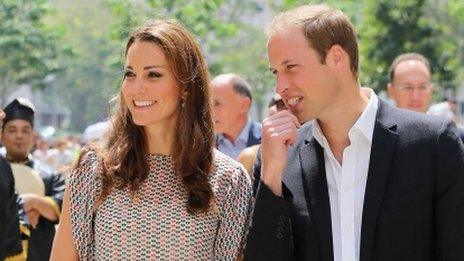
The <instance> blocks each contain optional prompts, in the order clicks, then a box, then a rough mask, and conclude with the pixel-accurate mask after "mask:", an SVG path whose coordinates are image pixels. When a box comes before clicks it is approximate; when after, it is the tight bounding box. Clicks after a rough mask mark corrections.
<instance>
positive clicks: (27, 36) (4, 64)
mask: <svg viewBox="0 0 464 261" xmlns="http://www.w3.org/2000/svg"><path fill="white" fill-rule="evenodd" d="M50 12H51V9H50V8H49V6H48V5H47V1H45V0H36V1H27V0H3V1H1V2H0V21H1V22H0V57H1V58H0V99H1V100H2V102H5V100H4V98H5V96H6V95H7V94H9V93H10V92H11V91H12V90H13V89H14V88H15V87H16V86H18V85H19V84H22V83H28V84H30V85H32V86H33V87H41V88H43V87H44V86H45V84H46V83H45V81H44V79H45V76H47V75H48V74H51V73H54V72H57V71H59V70H60V69H61V68H62V67H61V66H62V65H61V64H60V62H59V59H58V56H59V55H65V53H66V52H65V50H64V49H63V48H62V47H61V46H59V45H58V44H57V41H58V39H59V37H60V35H61V33H62V30H60V28H59V27H50V26H48V25H47V24H46V23H44V17H45V16H46V15H47V14H49V13H50Z"/></svg>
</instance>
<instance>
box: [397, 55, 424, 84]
mask: <svg viewBox="0 0 464 261" xmlns="http://www.w3.org/2000/svg"><path fill="white" fill-rule="evenodd" d="M404 61H419V62H421V63H422V64H424V65H425V67H426V68H427V70H428V71H429V74H432V71H431V69H430V63H429V60H427V58H425V56H423V55H422V54H420V53H403V54H400V55H398V56H397V57H396V58H395V60H393V62H392V64H391V65H390V70H389V73H388V75H389V76H390V82H393V80H394V77H395V69H396V67H397V66H398V64H400V63H402V62H404Z"/></svg>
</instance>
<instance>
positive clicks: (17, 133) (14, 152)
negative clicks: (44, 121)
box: [2, 119, 33, 159]
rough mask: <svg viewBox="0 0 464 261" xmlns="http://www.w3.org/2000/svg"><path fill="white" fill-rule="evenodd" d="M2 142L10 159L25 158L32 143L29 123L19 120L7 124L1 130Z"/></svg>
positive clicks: (31, 131)
mask: <svg viewBox="0 0 464 261" xmlns="http://www.w3.org/2000/svg"><path fill="white" fill-rule="evenodd" d="M2 142H3V145H4V146H5V149H6V152H7V154H8V155H9V156H10V157H12V158H14V159H24V158H26V157H27V155H28V153H29V150H30V149H31V147H32V143H33V130H32V126H31V123H30V122H28V121H26V120H19V119H17V120H11V121H9V122H7V123H6V124H5V126H3V130H2Z"/></svg>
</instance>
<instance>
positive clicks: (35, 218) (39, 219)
mask: <svg viewBox="0 0 464 261" xmlns="http://www.w3.org/2000/svg"><path fill="white" fill-rule="evenodd" d="M34 110H35V109H34V106H33V105H32V103H31V102H30V101H29V100H28V99H26V98H17V99H15V100H14V101H12V102H11V103H10V104H9V105H8V106H6V107H5V114H6V117H5V119H3V129H2V142H3V144H4V146H5V150H6V155H5V157H6V159H7V160H8V161H9V162H10V163H17V164H24V165H26V166H28V167H30V168H32V169H34V170H36V171H37V172H38V173H39V175H40V177H41V178H42V180H43V183H44V187H45V196H42V195H36V194H22V195H21V197H22V198H23V200H24V210H25V211H26V215H27V218H28V220H29V223H30V224H31V226H32V230H31V234H30V238H29V243H28V245H29V249H28V254H27V256H28V257H27V260H49V258H50V251H51V246H52V242H53V237H54V234H55V225H56V224H57V223H58V220H59V215H60V208H61V203H62V200H63V193H64V186H65V185H64V178H63V177H62V176H61V175H60V174H58V173H54V172H52V171H51V170H49V169H48V168H47V167H44V166H43V165H42V164H40V162H39V161H37V160H35V159H34V158H33V157H32V156H31V155H30V154H29V152H30V149H31V147H32V144H33V131H34V129H33V127H34Z"/></svg>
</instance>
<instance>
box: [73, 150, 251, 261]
mask: <svg viewBox="0 0 464 261" xmlns="http://www.w3.org/2000/svg"><path fill="white" fill-rule="evenodd" d="M147 157H148V163H149V171H150V173H149V175H148V177H147V179H146V181H145V182H144V183H143V184H142V186H141V187H140V190H139V191H138V192H137V196H136V197H135V199H134V198H132V199H131V196H130V193H129V190H128V189H125V190H116V189H114V190H112V191H111V193H110V194H109V195H108V197H107V198H106V199H105V201H104V202H103V203H102V204H101V205H100V206H99V207H98V208H96V209H95V202H96V199H97V197H98V195H99V193H100V192H101V181H100V179H99V173H101V169H100V164H99V159H98V158H97V156H96V155H95V154H94V153H92V152H90V153H88V154H87V155H86V156H85V157H84V159H83V161H82V164H81V166H80V167H79V168H78V169H76V170H75V171H73V173H72V174H71V176H70V179H69V185H70V213H71V228H72V235H73V240H74V244H75V247H76V249H77V252H78V255H79V259H80V260H236V257H237V256H238V255H239V253H240V252H241V251H242V247H243V244H244V240H245V236H246V231H247V230H248V224H249V216H250V210H251V204H252V192H251V184H250V179H249V176H248V175H247V173H246V171H245V170H244V169H243V167H242V166H241V165H240V164H239V163H237V162H235V161H233V160H232V159H230V158H229V157H227V156H225V155H224V154H222V153H220V152H219V151H216V150H215V152H214V172H213V173H212V175H211V176H210V184H211V186H212V189H213V193H214V207H212V209H211V210H210V211H209V212H208V213H202V214H197V215H190V214H188V212H187V210H186V205H187V194H186V190H185V188H184V186H183V185H182V181H181V179H180V178H179V177H178V176H177V175H175V174H174V172H173V166H172V159H171V157H170V156H166V155H148V156H147Z"/></svg>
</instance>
